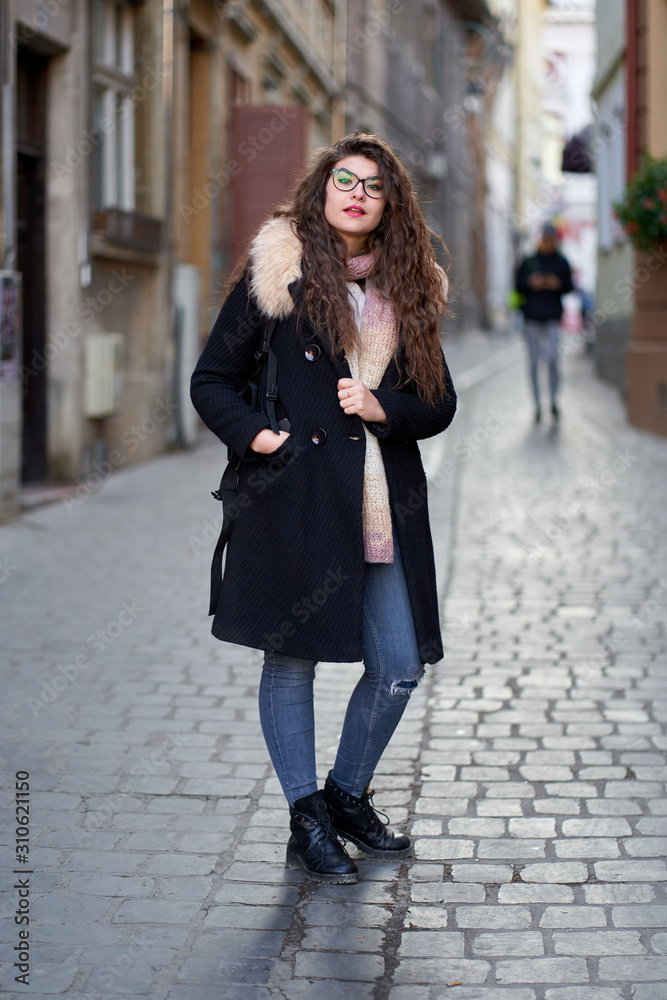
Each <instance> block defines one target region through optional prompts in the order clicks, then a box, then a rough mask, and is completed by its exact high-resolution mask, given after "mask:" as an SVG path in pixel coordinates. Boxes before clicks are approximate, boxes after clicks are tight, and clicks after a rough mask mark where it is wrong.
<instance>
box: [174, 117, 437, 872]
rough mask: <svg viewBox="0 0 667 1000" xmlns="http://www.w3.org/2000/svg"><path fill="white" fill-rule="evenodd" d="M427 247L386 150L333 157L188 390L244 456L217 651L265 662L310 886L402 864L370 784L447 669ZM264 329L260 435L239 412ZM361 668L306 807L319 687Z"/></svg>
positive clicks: (224, 314) (293, 850)
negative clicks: (319, 669) (428, 685)
mask: <svg viewBox="0 0 667 1000" xmlns="http://www.w3.org/2000/svg"><path fill="white" fill-rule="evenodd" d="M430 235H431V234H430V230H429V229H428V227H427V226H426V224H425V222H424V219H423V216H422V213H421V210H420V208H419V206H418V203H417V200H416V198H415V195H414V193H413V190H412V185H411V181H410V178H409V175H408V173H407V171H406V169H405V168H404V166H403V165H402V164H401V163H400V161H399V160H398V159H397V157H396V155H395V154H394V152H393V151H392V150H391V148H390V147H389V146H388V145H387V143H386V142H385V141H384V140H382V139H381V138H378V137H376V136H372V135H368V134H364V133H355V134H354V135H351V136H347V137H346V138H344V139H341V140H340V141H339V142H338V143H336V145H335V146H333V147H331V148H328V149H326V150H324V151H322V152H321V153H320V154H319V155H318V156H317V158H316V160H315V161H314V163H313V165H312V166H311V168H310V169H309V170H308V171H307V173H306V174H305V176H304V178H303V179H302V181H301V182H300V184H299V185H298V187H297V189H296V191H295V194H294V196H293V199H292V200H291V202H290V203H289V204H288V205H284V206H282V207H280V208H279V209H277V210H276V211H275V212H274V215H273V218H271V219H270V220H269V221H268V222H266V223H265V224H264V225H263V226H262V228H261V229H260V231H259V234H258V235H257V236H256V238H255V239H254V241H253V242H252V244H251V247H250V251H249V253H248V255H247V258H246V259H245V260H244V261H242V263H241V265H240V266H239V267H238V268H237V270H236V272H235V274H234V275H233V276H232V280H231V282H230V285H231V287H232V290H231V292H230V294H229V296H228V298H227V299H226V301H225V302H224V304H223V306H222V309H221V311H220V314H219V316H218V318H217V320H216V323H215V325H214V327H213V330H212V332H211V335H210V337H209V340H208V342H207V344H206V346H205V348H204V351H203V353H202V355H201V358H200V359H199V362H198V364H197V367H196V370H195V372H194V375H193V378H192V399H193V402H194V404H195V406H196V408H197V409H198V411H199V413H200V415H201V417H202V419H203V420H204V422H205V423H206V424H207V425H208V426H209V427H210V428H211V429H212V430H213V431H214V432H215V433H216V434H217V435H218V436H219V437H220V438H221V440H222V441H223V442H225V443H226V444H228V445H229V446H230V447H231V448H232V449H233V452H234V453H235V454H236V455H238V456H240V461H239V463H238V501H239V502H238V505H237V506H238V511H237V516H235V518H234V523H233V530H232V532H231V535H230V538H229V542H228V545H227V553H226V564H225V570H224V577H223V579H222V583H221V585H220V588H219V595H217V594H216V595H215V597H214V598H213V599H212V607H211V613H215V617H214V621H213V634H214V635H215V636H217V637H218V638H219V639H222V640H225V641H228V642H235V643H241V644H242V645H246V646H252V647H255V648H257V649H261V650H263V651H264V666H263V670H262V676H261V680H260V687H259V710H260V721H261V726H262V731H263V734H264V737H265V740H266V744H267V747H268V750H269V753H270V756H271V760H272V762H273V765H274V767H275V770H276V773H277V775H278V778H279V780H280V783H281V786H282V789H283V791H284V794H285V797H286V799H287V802H288V804H289V810H290V832H291V836H290V839H289V843H288V846H287V856H286V863H287V865H288V866H289V867H292V868H300V869H302V870H303V871H304V872H306V874H307V875H308V876H309V877H310V878H313V879H316V880H318V881H323V882H342V883H349V882H356V881H357V867H356V864H355V862H354V861H353V860H352V859H351V858H350V857H349V855H348V853H347V851H346V850H345V846H344V841H346V840H349V841H351V842H353V843H354V844H356V845H357V846H358V847H359V848H360V849H361V850H362V851H363V852H365V853H366V854H368V855H370V856H371V857H375V858H385V859H395V858H401V857H404V856H406V855H407V854H408V853H409V852H410V849H411V846H410V840H409V838H408V837H407V836H406V835H404V834H396V833H394V832H392V830H391V829H390V828H389V826H388V821H387V822H384V821H382V820H381V819H380V817H379V816H378V813H377V812H376V810H375V807H374V805H373V800H372V794H373V793H372V792H371V790H370V781H371V778H372V776H373V773H374V771H375V768H376V766H377V764H378V762H379V760H380V757H381V755H382V753H383V752H384V750H385V748H386V746H387V744H388V743H389V740H390V739H391V736H392V734H393V733H394V731H395V729H396V726H397V725H398V723H399V721H400V718H401V716H402V715H403V712H404V710H405V707H406V705H407V703H408V700H409V698H410V694H411V692H412V691H413V690H414V689H415V688H416V686H417V684H418V682H419V680H420V679H421V677H422V675H423V671H424V664H426V663H435V662H436V661H437V660H439V659H441V657H442V641H441V635H440V624H439V618H438V599H437V590H436V581H435V565H434V557H433V547H432V542H431V533H430V527H429V519H428V509H427V504H426V477H425V474H424V470H423V468H422V464H421V460H420V454H419V448H418V445H417V441H418V440H419V439H420V438H426V437H430V436H432V435H434V434H438V433H439V432H440V431H442V430H444V429H445V428H446V427H447V426H448V425H449V424H450V422H451V420H452V418H453V416H454V411H455V409H456V395H455V392H454V388H453V386H452V382H451V379H450V376H449V371H448V368H447V365H446V362H445V359H444V355H443V353H442V348H441V346H440V337H439V328H440V321H441V318H442V316H443V315H444V313H445V312H446V296H447V287H448V285H447V278H446V276H445V274H444V272H443V271H442V270H441V268H440V267H439V266H438V264H437V263H436V259H435V255H434V252H433V249H432V246H431V242H430ZM271 319H276V320H277V326H276V327H275V332H274V334H273V339H272V342H271V347H272V350H273V351H274V352H275V359H276V360H277V379H276V381H277V383H278V387H279V388H278V394H277V398H276V392H275V388H274V389H273V390H272V391H271V392H270V393H269V396H270V397H271V400H272V403H273V405H274V406H275V415H273V417H272V415H271V413H270V407H269V406H268V405H267V407H265V409H264V410H260V409H258V408H253V407H252V405H250V404H249V403H248V402H246V401H245V400H244V398H243V397H242V395H241V394H240V393H241V392H242V390H243V388H244V386H245V385H246V384H247V382H248V379H249V377H250V376H251V373H252V372H253V369H254V368H255V367H256V365H257V360H256V359H257V357H258V356H257V355H256V353H255V352H256V351H257V349H258V347H259V346H260V336H261V333H262V330H263V329H264V327H265V324H266V322H267V320H271ZM266 367H268V366H267V365H265V368H266ZM274 371H275V370H274ZM263 377H264V380H265V381H266V372H265V371H264V372H263ZM272 380H273V379H272ZM269 389H271V386H270V385H269ZM265 390H266V386H265V385H264V386H263V387H262V391H263V392H264V391H265ZM267 413H269V415H267ZM281 428H282V429H281ZM242 498H243V499H242ZM215 589H217V584H214V590H215ZM361 659H363V665H364V672H363V674H362V675H361V677H360V679H359V682H358V683H357V685H356V687H355V689H354V691H353V693H352V695H351V697H350V700H349V704H348V705H347V711H346V715H345V721H344V725H343V731H342V734H341V738H340V744H339V747H338V751H337V755H336V758H335V763H334V766H333V769H332V771H331V772H330V773H329V775H328V777H327V779H326V782H325V786H324V789H319V788H318V781H317V773H316V759H315V733H314V712H313V679H314V675H315V667H316V665H317V662H318V661H320V660H324V661H333V662H356V661H358V660H361Z"/></svg>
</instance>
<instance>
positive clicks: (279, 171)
mask: <svg viewBox="0 0 667 1000" xmlns="http://www.w3.org/2000/svg"><path fill="white" fill-rule="evenodd" d="M232 114H233V116H232V147H231V151H230V152H231V155H230V159H231V160H235V161H236V163H237V164H238V167H237V168H236V169H237V171H238V172H237V173H236V176H235V177H234V181H233V186H232V189H231V197H232V207H231V217H232V240H231V245H232V265H234V264H235V263H236V261H237V260H238V258H239V256H240V255H241V253H242V252H243V250H244V249H245V248H246V246H247V244H248V240H249V239H250V238H251V237H252V236H253V235H254V234H255V233H256V232H257V230H258V228H259V226H260V225H261V224H262V222H264V220H265V219H267V218H268V217H269V216H270V215H271V212H272V211H273V209H274V208H275V207H276V205H278V204H279V203H280V202H281V201H284V200H285V198H286V197H287V195H288V194H289V192H290V190H291V188H292V187H293V186H294V184H295V182H296V181H297V179H298V178H299V176H300V174H301V173H302V171H303V169H304V166H305V162H306V154H307V134H308V109H307V108H306V107H304V106H302V105H295V106H288V107H276V106H275V105H267V106H255V107H253V106H248V105H244V106H241V107H236V108H234V109H233V113H232Z"/></svg>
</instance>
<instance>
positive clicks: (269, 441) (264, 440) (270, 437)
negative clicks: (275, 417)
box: [250, 427, 289, 455]
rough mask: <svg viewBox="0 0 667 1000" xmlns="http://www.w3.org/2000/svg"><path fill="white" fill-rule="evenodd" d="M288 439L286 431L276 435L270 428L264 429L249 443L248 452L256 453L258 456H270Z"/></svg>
mask: <svg viewBox="0 0 667 1000" xmlns="http://www.w3.org/2000/svg"><path fill="white" fill-rule="evenodd" d="M288 437H289V434H288V432H287V431H280V432H279V433H278V434H276V433H275V432H274V431H272V430H271V428H270V427H264V428H263V429H262V430H261V431H260V432H259V434H256V435H255V437H254V438H253V439H252V441H251V442H250V450H251V451H256V452H257V453H258V454H259V455H271V454H273V452H274V451H277V450H278V448H280V446H281V444H282V443H283V441H286V440H287V438H288Z"/></svg>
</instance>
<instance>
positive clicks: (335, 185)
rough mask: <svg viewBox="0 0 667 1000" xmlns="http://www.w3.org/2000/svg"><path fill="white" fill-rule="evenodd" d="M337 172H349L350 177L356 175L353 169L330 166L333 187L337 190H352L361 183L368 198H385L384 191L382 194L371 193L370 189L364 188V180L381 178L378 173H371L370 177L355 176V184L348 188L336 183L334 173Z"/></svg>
mask: <svg viewBox="0 0 667 1000" xmlns="http://www.w3.org/2000/svg"><path fill="white" fill-rule="evenodd" d="M339 172H341V173H344V174H349V176H350V177H357V175H356V174H355V173H354V171H353V170H348V169H347V167H332V168H331V176H332V179H333V184H334V187H335V188H336V190H337V191H354V189H355V188H356V186H357V184H361V186H362V188H363V189H364V194H365V195H366V196H367V197H368V198H373V199H374V200H375V201H379V199H380V198H386V194H385V192H384V191H383V192H382V194H371V193H370V191H367V190H366V181H381V180H382V178H381V177H380V175H379V174H373V176H372V177H357V182H356V184H353V185H352V187H351V188H348V187H346V188H340V187H338V185H337V184H336V174H337V173H339Z"/></svg>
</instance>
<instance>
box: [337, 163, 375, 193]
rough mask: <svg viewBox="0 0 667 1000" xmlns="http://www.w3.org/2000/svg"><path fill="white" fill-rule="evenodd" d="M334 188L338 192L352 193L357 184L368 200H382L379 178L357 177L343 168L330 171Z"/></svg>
mask: <svg viewBox="0 0 667 1000" xmlns="http://www.w3.org/2000/svg"><path fill="white" fill-rule="evenodd" d="M331 174H332V176H333V182H334V187H337V188H338V190H339V191H354V189H355V188H356V186H357V184H361V186H362V187H363V189H364V194H367V195H368V197H369V198H384V194H385V191H384V183H383V181H382V178H381V177H357V175H356V174H353V173H352V171H351V170H345V168H344V167H334V168H333V170H332V171H331Z"/></svg>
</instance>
